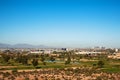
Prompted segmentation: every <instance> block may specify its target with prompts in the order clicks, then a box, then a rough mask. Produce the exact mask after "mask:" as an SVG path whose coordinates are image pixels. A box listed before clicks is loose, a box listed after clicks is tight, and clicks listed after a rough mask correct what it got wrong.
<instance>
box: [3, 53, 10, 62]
mask: <svg viewBox="0 0 120 80" xmlns="http://www.w3.org/2000/svg"><path fill="white" fill-rule="evenodd" d="M2 58H3V60H4V61H5V62H8V61H9V60H10V55H7V54H2Z"/></svg>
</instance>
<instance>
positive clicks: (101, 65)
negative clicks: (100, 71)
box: [97, 60, 104, 68]
mask: <svg viewBox="0 0 120 80" xmlns="http://www.w3.org/2000/svg"><path fill="white" fill-rule="evenodd" d="M97 65H98V67H99V68H102V67H103V65H104V62H103V61H101V60H100V61H98V63H97Z"/></svg>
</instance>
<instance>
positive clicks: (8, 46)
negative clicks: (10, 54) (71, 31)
mask: <svg viewBox="0 0 120 80" xmlns="http://www.w3.org/2000/svg"><path fill="white" fill-rule="evenodd" d="M0 48H48V46H45V45H31V44H26V43H21V44H14V45H11V44H6V43H0Z"/></svg>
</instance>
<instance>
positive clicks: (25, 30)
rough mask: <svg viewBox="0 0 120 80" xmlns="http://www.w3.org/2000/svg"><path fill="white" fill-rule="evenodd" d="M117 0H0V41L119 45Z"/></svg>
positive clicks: (119, 26)
mask: <svg viewBox="0 0 120 80" xmlns="http://www.w3.org/2000/svg"><path fill="white" fill-rule="evenodd" d="M119 30H120V1H119V0H104V1H103V0H85V1H84V0H79V1H78V0H69V1H68V0H39V1H38V0H20V1H19V0H10V1H9V0H3V1H2V0H1V1H0V43H6V44H13V45H14V44H18V43H26V44H32V45H46V46H53V47H93V46H105V47H115V48H120V45H119V44H120V31H119Z"/></svg>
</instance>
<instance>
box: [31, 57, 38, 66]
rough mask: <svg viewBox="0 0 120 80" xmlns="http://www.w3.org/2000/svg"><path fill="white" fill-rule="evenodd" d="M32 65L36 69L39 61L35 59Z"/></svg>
mask: <svg viewBox="0 0 120 80" xmlns="http://www.w3.org/2000/svg"><path fill="white" fill-rule="evenodd" d="M32 64H33V66H34V67H36V66H37V65H38V59H33V61H32Z"/></svg>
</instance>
